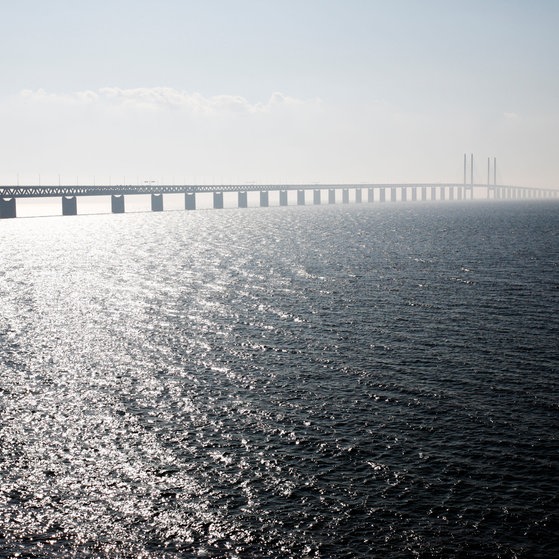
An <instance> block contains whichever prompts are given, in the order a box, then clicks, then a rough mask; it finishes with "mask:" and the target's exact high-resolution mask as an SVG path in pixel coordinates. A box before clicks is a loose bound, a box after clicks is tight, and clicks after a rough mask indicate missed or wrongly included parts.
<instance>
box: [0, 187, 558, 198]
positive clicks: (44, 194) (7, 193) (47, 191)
mask: <svg viewBox="0 0 559 559" xmlns="http://www.w3.org/2000/svg"><path fill="white" fill-rule="evenodd" d="M414 187H415V188H433V187H435V188H440V187H444V188H450V187H457V188H482V187H483V188H511V189H515V190H534V191H536V190H538V191H549V192H557V191H554V190H552V189H541V188H537V189H536V188H527V187H519V186H504V185H485V184H474V185H471V184H461V183H454V184H453V183H436V184H417V183H415V184H413V183H409V184H220V185H217V184H214V185H194V184H190V185H188V184H187V185H169V184H166V185H157V184H149V185H139V186H133V185H114V186H107V185H103V186H99V185H97V186H95V185H84V186H0V197H1V198H50V197H58V196H111V195H115V196H120V195H134V194H186V193H191V194H196V193H204V192H205V193H208V192H258V191H261V192H262V191H286V190H331V189H333V190H340V189H348V188H351V189H361V188H363V189H369V188H373V189H382V188H384V189H388V190H392V189H402V188H414Z"/></svg>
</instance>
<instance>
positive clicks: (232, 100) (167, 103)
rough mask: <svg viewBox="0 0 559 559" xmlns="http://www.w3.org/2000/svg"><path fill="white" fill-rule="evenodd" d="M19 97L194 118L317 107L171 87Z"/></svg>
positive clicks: (281, 98) (280, 98)
mask: <svg viewBox="0 0 559 559" xmlns="http://www.w3.org/2000/svg"><path fill="white" fill-rule="evenodd" d="M20 95H21V97H22V98H23V99H25V100H26V101H33V102H37V103H55V104H59V105H60V104H62V105H106V106H113V107H114V106H116V107H121V108H130V109H134V110H151V111H159V110H162V111H177V110H178V111H183V112H186V113H190V114H197V115H216V114H256V113H270V112H273V111H275V110H277V109H279V108H282V107H287V108H290V107H302V106H303V107H304V106H317V105H319V104H320V100H318V99H315V100H310V101H305V100H302V99H297V98H295V97H291V96H288V95H285V94H283V93H277V92H276V93H273V94H272V95H271V96H270V98H269V99H268V100H267V101H265V102H257V103H251V102H249V101H248V100H247V99H245V98H244V97H242V96H240V95H226V94H223V95H213V96H210V97H205V96H203V95H201V94H200V93H189V92H187V91H182V90H178V89H174V88H171V87H137V88H130V89H124V88H119V87H103V88H100V89H98V90H96V91H91V90H88V91H78V92H73V93H66V94H58V93H48V92H46V91H45V90H44V89H38V90H36V91H32V90H24V91H22V92H21V94H20Z"/></svg>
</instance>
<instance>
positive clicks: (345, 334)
mask: <svg viewBox="0 0 559 559" xmlns="http://www.w3.org/2000/svg"><path fill="white" fill-rule="evenodd" d="M0 255H1V256H0V258H1V266H0V301H1V306H0V406H1V407H0V413H1V416H0V477H1V485H0V557H45V558H48V557H53V558H54V557H78V558H81V557H121V558H125V557H126V558H128V557H130V558H132V557H140V558H142V557H143V558H160V557H161V558H167V557H168V558H177V557H187V558H188V557H240V558H243V557H249V558H257V557H258V558H259V557H274V558H276V557H286V558H289V557H293V558H295V557H297V558H299V557H322V558H345V557H347V558H354V557H381V558H385V557H388V558H392V557H393V558H396V557H398V558H399V557H425V558H427V557H444V558H451V557H479V558H482V557H483V558H486V557H502V558H508V557H510V558H512V557H527V558H537V557H541V558H550V557H553V556H557V555H558V554H559V535H558V531H557V530H558V526H559V518H558V511H559V498H558V493H557V487H559V440H558V439H559V398H558V397H559V341H558V340H559V318H558V315H559V204H558V203H557V202H549V201H548V202H539V203H535V202H524V203H469V204H465V203H464V204H459V203H454V204H444V203H439V204H418V203H416V204H404V203H402V204H393V205H390V204H386V205H366V204H363V205H344V206H320V207H314V206H313V207H283V208H263V209H259V208H254V209H245V210H234V209H231V210H223V211H218V210H216V211H195V212H163V213H157V214H156V213H136V214H124V215H92V216H77V217H64V218H63V217H49V218H33V219H15V220H4V221H2V222H0Z"/></svg>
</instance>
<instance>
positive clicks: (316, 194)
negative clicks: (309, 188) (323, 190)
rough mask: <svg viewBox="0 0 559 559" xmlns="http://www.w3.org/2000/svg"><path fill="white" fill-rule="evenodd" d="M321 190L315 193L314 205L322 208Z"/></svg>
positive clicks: (316, 190)
mask: <svg viewBox="0 0 559 559" xmlns="http://www.w3.org/2000/svg"><path fill="white" fill-rule="evenodd" d="M320 202H321V200H320V189H318V188H317V189H315V191H314V192H313V203H314V205H315V206H320Z"/></svg>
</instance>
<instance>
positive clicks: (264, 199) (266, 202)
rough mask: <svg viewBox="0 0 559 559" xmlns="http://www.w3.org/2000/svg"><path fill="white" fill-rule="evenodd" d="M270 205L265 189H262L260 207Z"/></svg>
mask: <svg viewBox="0 0 559 559" xmlns="http://www.w3.org/2000/svg"><path fill="white" fill-rule="evenodd" d="M269 205H270V198H269V196H268V191H267V190H262V191H261V192H260V207H261V208H267V207H268V206H269Z"/></svg>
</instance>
